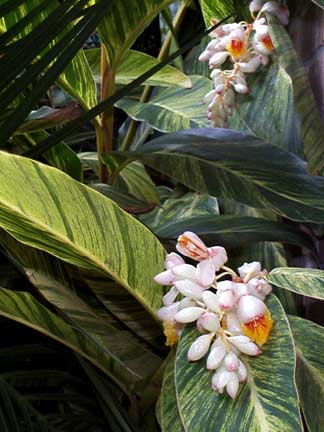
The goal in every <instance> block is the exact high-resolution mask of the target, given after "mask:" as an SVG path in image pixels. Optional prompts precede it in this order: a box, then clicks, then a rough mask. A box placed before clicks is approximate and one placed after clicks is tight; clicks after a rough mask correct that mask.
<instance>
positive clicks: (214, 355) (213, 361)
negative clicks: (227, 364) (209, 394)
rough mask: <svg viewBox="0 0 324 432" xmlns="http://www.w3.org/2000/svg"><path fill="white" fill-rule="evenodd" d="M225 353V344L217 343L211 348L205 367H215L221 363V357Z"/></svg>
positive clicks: (210, 368)
mask: <svg viewBox="0 0 324 432" xmlns="http://www.w3.org/2000/svg"><path fill="white" fill-rule="evenodd" d="M225 354H226V348H225V345H218V346H215V347H214V348H212V349H211V351H210V353H209V355H208V357H207V364H206V367H207V369H209V370H212V369H217V368H218V366H219V365H220V364H221V363H222V361H223V358H224V357H225Z"/></svg>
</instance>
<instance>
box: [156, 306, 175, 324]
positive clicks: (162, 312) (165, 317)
mask: <svg viewBox="0 0 324 432" xmlns="http://www.w3.org/2000/svg"><path fill="white" fill-rule="evenodd" d="M179 303H180V302H176V303H173V304H172V305H170V306H164V307H162V308H161V309H159V310H158V311H157V316H158V318H159V319H160V320H161V321H173V318H174V316H175V314H176V313H177V312H178V309H179Z"/></svg>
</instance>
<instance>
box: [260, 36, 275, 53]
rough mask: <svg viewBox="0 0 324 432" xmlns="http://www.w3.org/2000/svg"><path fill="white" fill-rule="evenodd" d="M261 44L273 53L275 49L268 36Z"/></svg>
mask: <svg viewBox="0 0 324 432" xmlns="http://www.w3.org/2000/svg"><path fill="white" fill-rule="evenodd" d="M261 42H262V43H263V45H264V46H265V47H266V48H267V49H268V50H269V51H272V50H273V49H274V46H273V43H272V40H271V37H270V36H269V35H267V36H265V37H264V38H263V39H261Z"/></svg>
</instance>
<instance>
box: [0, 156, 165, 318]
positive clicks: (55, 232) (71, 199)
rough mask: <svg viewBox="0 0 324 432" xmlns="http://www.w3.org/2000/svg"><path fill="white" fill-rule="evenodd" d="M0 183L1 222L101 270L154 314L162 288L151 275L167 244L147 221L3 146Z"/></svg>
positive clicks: (20, 236) (19, 235)
mask: <svg viewBox="0 0 324 432" xmlns="http://www.w3.org/2000/svg"><path fill="white" fill-rule="evenodd" d="M0 184H1V192H0V208H1V212H0V226H1V227H3V228H4V229H5V230H6V231H8V232H9V233H10V234H11V235H12V236H13V237H15V238H16V239H17V240H19V241H21V242H23V243H25V244H27V245H29V246H33V247H36V248H38V249H41V250H44V251H46V252H48V253H50V254H52V255H55V256H56V257H58V258H60V259H62V260H64V261H67V262H69V263H71V264H75V265H77V266H80V267H83V268H90V269H97V270H99V271H103V272H104V273H106V274H107V275H109V276H110V277H112V278H113V279H114V280H115V281H116V282H118V283H119V284H120V285H121V286H122V287H124V288H125V289H126V290H128V291H129V292H130V293H131V295H133V296H134V297H135V298H136V299H137V300H138V301H139V302H140V303H141V304H142V305H143V306H144V307H145V308H146V309H147V310H148V312H149V313H151V314H152V315H153V316H155V311H156V309H158V308H159V307H160V304H161V295H162V290H161V287H160V286H159V285H157V284H156V283H155V282H154V281H153V277H154V275H155V274H156V273H158V272H160V271H161V268H163V261H164V249H163V247H162V246H161V244H160V243H159V242H158V240H157V239H156V238H155V237H154V235H153V234H152V233H151V232H150V231H149V230H148V229H147V228H146V227H144V226H143V224H141V223H140V222H138V221H137V220H136V219H134V218H133V217H132V216H130V215H128V214H127V213H126V212H124V211H123V210H121V209H120V207H119V206H118V205H117V204H115V203H114V202H113V201H111V200H110V199H108V198H107V197H105V196H103V195H101V194H99V193H98V192H96V191H94V190H93V189H90V188H88V187H86V186H84V185H82V184H80V183H78V182H76V181H75V180H73V179H71V178H70V177H68V176H67V175H65V174H64V173H62V172H60V171H58V170H56V169H54V168H50V167H48V166H45V165H43V164H40V163H38V162H35V161H31V160H28V159H26V158H22V157H19V156H13V155H10V154H8V153H5V152H0Z"/></svg>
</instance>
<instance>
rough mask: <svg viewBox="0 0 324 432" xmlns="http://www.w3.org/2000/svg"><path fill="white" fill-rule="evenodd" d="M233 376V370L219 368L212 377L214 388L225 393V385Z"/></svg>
mask: <svg viewBox="0 0 324 432" xmlns="http://www.w3.org/2000/svg"><path fill="white" fill-rule="evenodd" d="M231 376H232V375H231V372H228V371H227V370H226V369H225V368H219V369H218V371H217V372H216V373H215V374H214V375H213V377H212V389H213V390H215V391H219V392H220V393H223V390H224V387H225V386H226V385H227V383H228V382H229V380H230V379H231Z"/></svg>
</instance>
